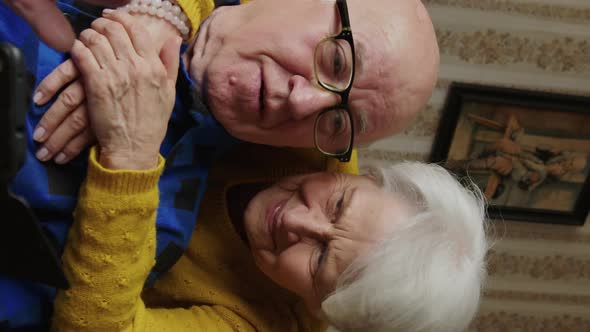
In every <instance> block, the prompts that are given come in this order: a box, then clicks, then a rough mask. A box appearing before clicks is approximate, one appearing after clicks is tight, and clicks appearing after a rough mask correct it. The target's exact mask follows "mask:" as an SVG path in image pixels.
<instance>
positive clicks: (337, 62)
mask: <svg viewBox="0 0 590 332" xmlns="http://www.w3.org/2000/svg"><path fill="white" fill-rule="evenodd" d="M334 53H335V54H334V60H333V61H332V63H333V65H332V70H333V72H334V77H339V76H340V74H341V73H342V71H343V70H344V60H345V59H344V55H343V53H342V48H341V47H338V48H335V49H334Z"/></svg>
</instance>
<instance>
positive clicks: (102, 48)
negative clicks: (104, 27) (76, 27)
mask: <svg viewBox="0 0 590 332" xmlns="http://www.w3.org/2000/svg"><path fill="white" fill-rule="evenodd" d="M79 39H80V41H81V42H82V43H84V45H86V47H88V49H90V51H91V52H92V54H93V55H94V58H95V59H96V61H97V62H98V65H99V66H100V67H101V68H105V67H112V66H113V64H114V63H115V61H117V58H116V57H115V52H114V51H113V48H112V47H111V44H110V43H109V40H108V39H107V38H106V37H105V36H103V35H101V34H100V33H98V32H96V31H94V30H92V29H86V30H84V31H82V32H81V33H80V37H79Z"/></svg>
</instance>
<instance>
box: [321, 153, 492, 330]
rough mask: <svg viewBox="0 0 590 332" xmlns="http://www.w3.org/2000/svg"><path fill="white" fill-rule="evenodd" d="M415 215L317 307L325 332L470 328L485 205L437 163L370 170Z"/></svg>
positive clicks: (478, 286)
mask: <svg viewBox="0 0 590 332" xmlns="http://www.w3.org/2000/svg"><path fill="white" fill-rule="evenodd" d="M368 173H369V174H371V175H372V176H374V177H375V178H376V179H377V180H378V182H379V183H380V184H381V185H382V187H383V188H384V190H387V191H391V192H393V193H396V194H397V195H401V196H402V197H403V198H405V200H406V201H407V202H409V204H411V205H414V208H415V211H416V213H415V214H414V215H413V217H411V220H408V222H407V223H405V225H406V226H405V227H404V228H402V229H399V228H398V229H396V230H395V232H393V234H390V235H388V236H387V237H386V239H385V240H383V241H381V242H380V243H378V244H376V247H375V248H374V250H372V251H371V252H370V253H368V254H365V255H363V256H361V257H358V258H357V259H356V260H355V261H354V262H353V263H352V264H351V265H350V266H349V267H348V268H347V269H346V270H345V271H344V273H343V274H342V275H341V276H340V278H339V279H338V283H337V286H336V290H335V291H334V292H333V293H332V294H331V295H330V296H329V297H327V298H326V299H325V300H324V301H323V302H322V312H323V314H324V315H325V318H326V319H328V321H329V322H330V324H331V326H330V329H329V331H370V332H380V331H388V332H389V331H409V332H419V331H437V332H444V331H450V332H458V331H462V330H464V329H466V328H467V326H468V325H469V323H470V321H471V320H472V319H473V317H474V315H475V313H476V312H477V309H478V305H479V301H480V294H481V291H482V285H483V282H484V279H485V275H486V269H485V263H484V261H485V255H486V252H487V250H488V249H489V247H488V241H487V239H486V227H485V204H484V199H483V195H482V194H481V191H479V190H478V189H477V187H476V186H475V185H473V184H472V185H471V188H469V189H467V188H466V187H464V186H463V185H462V184H461V183H459V181H458V180H457V179H455V177H454V176H453V175H451V174H450V173H449V172H448V171H446V170H445V169H444V168H442V167H441V166H438V165H436V164H425V163H420V162H409V161H406V162H400V163H398V164H395V165H388V166H380V167H377V166H373V167H371V168H370V169H369V171H368Z"/></svg>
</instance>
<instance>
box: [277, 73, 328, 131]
mask: <svg viewBox="0 0 590 332" xmlns="http://www.w3.org/2000/svg"><path fill="white" fill-rule="evenodd" d="M289 89H290V92H289V98H288V106H289V112H290V113H291V116H292V118H293V119H295V120H301V119H304V118H306V117H308V116H310V115H312V114H318V113H319V112H321V111H322V110H324V109H325V108H328V107H332V106H334V105H336V104H338V103H339V102H340V96H339V95H337V94H336V93H333V92H330V91H328V90H326V89H323V88H322V87H320V86H319V85H317V84H315V83H314V82H310V81H309V80H308V79H306V78H305V77H303V76H300V75H293V76H291V78H290V79H289Z"/></svg>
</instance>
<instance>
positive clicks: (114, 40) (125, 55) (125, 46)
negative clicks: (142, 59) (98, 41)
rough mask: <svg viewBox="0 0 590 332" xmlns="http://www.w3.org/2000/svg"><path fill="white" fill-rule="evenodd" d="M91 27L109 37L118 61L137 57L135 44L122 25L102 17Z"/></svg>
mask: <svg viewBox="0 0 590 332" xmlns="http://www.w3.org/2000/svg"><path fill="white" fill-rule="evenodd" d="M91 27H92V29H94V30H96V32H98V33H100V34H102V35H104V36H105V37H107V39H108V40H109V43H110V44H111V47H112V48H113V52H115V57H116V58H117V59H129V58H131V57H132V56H134V55H135V50H134V47H133V43H132V42H131V39H130V38H129V35H128V34H127V31H126V30H125V28H124V27H123V25H122V24H121V23H119V22H117V21H113V20H108V19H106V18H103V17H100V18H98V19H96V20H94V21H93V22H92V24H91Z"/></svg>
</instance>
